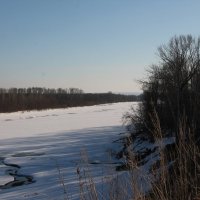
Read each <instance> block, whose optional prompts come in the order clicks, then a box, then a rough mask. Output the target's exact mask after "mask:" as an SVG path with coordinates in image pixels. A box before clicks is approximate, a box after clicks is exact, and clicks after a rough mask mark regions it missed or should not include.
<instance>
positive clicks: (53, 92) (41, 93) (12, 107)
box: [0, 87, 138, 112]
mask: <svg viewBox="0 0 200 200" xmlns="http://www.w3.org/2000/svg"><path fill="white" fill-rule="evenodd" d="M137 100H138V98H137V96H134V95H129V96H127V95H120V94H112V93H100V94H92V93H91V94H90V93H86V94H85V93H84V92H83V90H81V89H79V88H66V89H63V88H58V89H52V88H40V87H31V88H10V89H4V88H0V112H13V111H19V110H33V109H37V110H41V109H47V108H66V107H72V106H85V105H95V104H102V103H113V102H120V101H137Z"/></svg>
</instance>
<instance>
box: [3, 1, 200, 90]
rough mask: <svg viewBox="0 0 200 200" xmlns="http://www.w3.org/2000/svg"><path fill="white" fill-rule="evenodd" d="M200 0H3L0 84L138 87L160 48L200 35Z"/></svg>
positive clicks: (123, 88)
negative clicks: (176, 37) (174, 40)
mask: <svg viewBox="0 0 200 200" xmlns="http://www.w3.org/2000/svg"><path fill="white" fill-rule="evenodd" d="M199 8H200V1H199V0H192V1H191V0H0V87H3V88H10V87H32V86H37V87H49V88H58V87H61V88H69V87H77V88H81V89H83V90H84V91H85V92H108V91H112V92H139V91H140V90H141V86H140V85H139V84H138V80H142V79H144V78H145V76H146V70H147V69H148V67H149V66H150V65H151V64H153V63H156V62H158V61H159V58H158V55H157V48H158V47H159V46H160V45H162V44H166V43H167V42H168V41H169V39H170V38H171V37H173V36H174V35H180V34H191V35H193V36H194V37H197V36H199V33H200V27H199V21H200V12H199Z"/></svg>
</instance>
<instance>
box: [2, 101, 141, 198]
mask: <svg viewBox="0 0 200 200" xmlns="http://www.w3.org/2000/svg"><path fill="white" fill-rule="evenodd" d="M130 106H137V103H134V102H126V103H114V104H104V105H96V106H88V107H75V108H68V109H50V110H44V111H30V112H15V113H2V114H0V158H1V159H4V162H5V163H8V164H17V165H19V166H20V167H21V168H20V169H19V173H20V174H26V175H31V176H33V177H34V180H35V182H34V183H32V184H28V185H23V186H17V187H13V188H10V189H0V199H8V200H23V199H29V200H35V199H37V200H38V199H42V200H44V199H49V200H50V199H52V200H57V199H58V200H61V199H62V200H63V199H66V194H64V190H66V192H67V197H68V198H67V199H70V200H71V199H80V198H79V180H78V176H77V169H79V168H80V169H81V167H82V158H81V156H80V154H81V152H87V157H88V162H89V167H90V169H91V172H92V176H93V177H94V181H95V183H96V184H97V188H98V187H99V188H102V187H103V186H102V182H103V181H102V180H105V178H106V177H109V176H110V175H113V173H114V172H113V171H114V169H115V166H116V164H112V163H114V162H119V161H118V160H114V158H113V157H111V156H109V155H110V152H112V151H115V150H119V149H120V148H121V145H120V144H119V143H113V141H115V140H117V139H119V138H120V137H121V135H120V134H121V133H124V132H125V127H124V126H122V116H123V114H124V113H125V112H127V111H129V109H130ZM1 159H0V160H1ZM94 163H95V164H94ZM10 168H13V167H11V166H6V165H3V163H0V185H3V184H6V183H8V182H9V181H12V180H13V177H12V176H10V175H9V174H8V172H7V171H6V170H8V169H10ZM120 173H124V172H120ZM62 179H63V181H61V180H62ZM61 182H63V183H64V185H65V189H64V187H63V185H62V183H61Z"/></svg>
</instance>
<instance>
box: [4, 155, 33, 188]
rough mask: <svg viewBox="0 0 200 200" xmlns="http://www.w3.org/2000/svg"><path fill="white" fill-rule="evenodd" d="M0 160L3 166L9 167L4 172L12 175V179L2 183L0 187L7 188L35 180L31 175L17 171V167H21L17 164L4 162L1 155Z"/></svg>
mask: <svg viewBox="0 0 200 200" xmlns="http://www.w3.org/2000/svg"><path fill="white" fill-rule="evenodd" d="M0 161H1V163H2V164H4V165H5V166H7V167H10V168H9V169H7V170H6V171H5V173H6V174H8V175H10V176H12V177H13V179H14V180H13V181H10V182H8V183H6V184H4V185H0V189H9V188H12V187H17V186H22V185H27V184H31V183H34V182H35V180H34V178H33V176H31V175H25V174H20V173H19V169H20V168H21V167H20V166H19V165H17V164H13V163H6V162H5V158H2V157H1V158H0Z"/></svg>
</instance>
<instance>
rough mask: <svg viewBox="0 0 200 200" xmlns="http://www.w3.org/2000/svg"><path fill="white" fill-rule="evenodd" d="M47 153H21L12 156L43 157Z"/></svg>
mask: <svg viewBox="0 0 200 200" xmlns="http://www.w3.org/2000/svg"><path fill="white" fill-rule="evenodd" d="M42 155H45V153H35V152H21V153H16V154H14V155H12V157H27V156H42Z"/></svg>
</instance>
